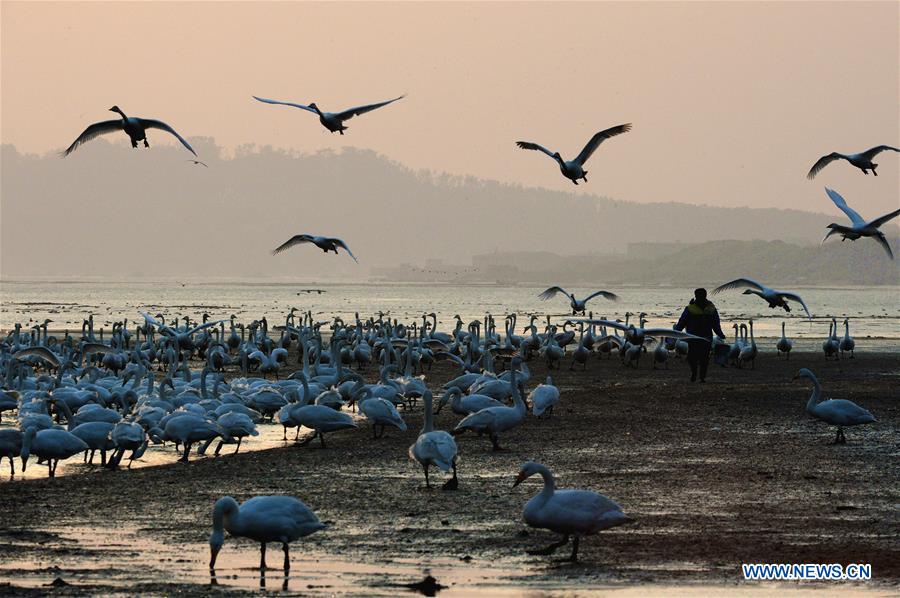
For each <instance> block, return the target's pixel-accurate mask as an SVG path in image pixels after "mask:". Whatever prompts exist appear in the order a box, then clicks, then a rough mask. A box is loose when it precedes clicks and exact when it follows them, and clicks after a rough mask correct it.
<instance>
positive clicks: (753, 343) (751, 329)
mask: <svg viewBox="0 0 900 598" xmlns="http://www.w3.org/2000/svg"><path fill="white" fill-rule="evenodd" d="M750 344H751V345H755V344H756V340H755V339H754V338H753V320H750Z"/></svg>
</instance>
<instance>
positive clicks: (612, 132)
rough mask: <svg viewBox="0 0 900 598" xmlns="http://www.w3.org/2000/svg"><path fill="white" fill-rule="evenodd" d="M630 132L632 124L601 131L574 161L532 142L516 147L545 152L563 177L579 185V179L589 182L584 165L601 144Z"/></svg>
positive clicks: (521, 142) (519, 142) (522, 142)
mask: <svg viewBox="0 0 900 598" xmlns="http://www.w3.org/2000/svg"><path fill="white" fill-rule="evenodd" d="M630 130H631V123H627V124H624V125H616V126H615V127H610V128H608V129H605V130H603V131H600V132H599V133H597V134H595V135H594V136H593V137H591V140H590V141H588V142H587V145H585V146H584V149H582V150H581V153H580V154H578V155H577V156H576V157H575V159H574V160H563V158H562V156H560V155H559V152H551V151H550V150H548V149H547V148H546V147H544V146H543V145H539V144H537V143H534V142H532V141H516V145H518V146H519V147H520V148H522V149H526V150H537V151H539V152H544V153H545V154H547V155H548V156H550V157H551V158H553V159H554V160H556V163H557V164H559V170H560V171H561V172H562V174H563V176H564V177H566V178H567V179H569V180H570V181H572V182H573V183H575V184H576V185H577V184H578V180H579V179H581V180H583V181H584V182H585V183H586V182H587V170H585V169H584V164H585V162H587V161H588V158H590V157H591V155H593V153H594V152H595V151H596V150H597V148H598V147H600V144H601V143H603V142H604V141H606V140H607V139H609V138H610V137H615V136H616V135H621V134H622V133H627V132H628V131H630Z"/></svg>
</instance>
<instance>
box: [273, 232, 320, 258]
mask: <svg viewBox="0 0 900 598" xmlns="http://www.w3.org/2000/svg"><path fill="white" fill-rule="evenodd" d="M312 242H313V236H312V235H294V236H293V237H291V238H290V239H288V240H287V241H285V242H284V243H282V244H281V245H279V246H278V247H276V248H275V249H274V250H273V251H272V255H278V254H279V253H281V252H282V251H284V250H286V249H290V248H291V247H294V246H295V245H301V244H303V243H312Z"/></svg>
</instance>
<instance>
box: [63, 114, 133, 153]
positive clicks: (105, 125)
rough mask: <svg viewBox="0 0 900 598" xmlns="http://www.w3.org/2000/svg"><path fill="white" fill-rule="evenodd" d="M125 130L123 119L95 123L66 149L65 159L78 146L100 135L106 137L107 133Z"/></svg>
mask: <svg viewBox="0 0 900 598" xmlns="http://www.w3.org/2000/svg"><path fill="white" fill-rule="evenodd" d="M122 128H123V123H122V119H118V118H117V119H116V120H104V121H100V122H98V123H94V124H92V125H90V126H88V128H87V129H85V130H84V131H83V132H82V133H81V135H79V136H78V139H76V140H75V141H73V142H72V145H70V146H69V147H67V148H66V151H64V152H63V157H65V156H68V155H69V154H71V153H72V152H74V151H75V150H76V149H78V146H79V145H81V144H83V143H87V142H88V141H90V140H91V139H93V138H94V137H99V136H100V135H106V134H107V133H112V132H113V131H121V130H122Z"/></svg>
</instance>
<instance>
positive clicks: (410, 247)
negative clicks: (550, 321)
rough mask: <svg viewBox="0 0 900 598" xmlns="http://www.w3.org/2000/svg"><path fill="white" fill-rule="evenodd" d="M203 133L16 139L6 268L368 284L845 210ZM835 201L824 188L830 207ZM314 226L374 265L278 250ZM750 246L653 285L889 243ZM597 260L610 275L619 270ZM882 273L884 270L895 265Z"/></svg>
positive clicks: (819, 228)
mask: <svg viewBox="0 0 900 598" xmlns="http://www.w3.org/2000/svg"><path fill="white" fill-rule="evenodd" d="M191 141H192V143H193V145H194V147H195V148H196V149H197V150H198V152H199V154H200V155H201V156H202V157H203V159H204V160H205V161H206V162H207V163H208V164H209V168H203V167H202V166H195V165H193V164H191V163H190V162H188V161H187V158H188V157H189V154H187V153H186V152H185V151H183V150H182V149H179V148H175V147H174V146H154V147H152V148H151V149H149V150H145V149H143V148H140V149H137V150H133V149H131V148H130V147H127V146H126V145H125V144H123V143H109V142H107V141H106V140H103V139H100V140H96V141H92V142H91V143H90V144H87V145H85V146H84V147H82V148H80V149H79V150H78V151H77V152H76V153H74V154H72V155H71V156H69V157H67V158H65V159H61V158H59V157H58V156H56V155H45V156H34V155H23V154H20V153H19V152H18V151H16V149H15V148H14V147H13V146H10V145H4V146H3V147H2V154H0V167H2V182H0V217H2V222H0V272H2V275H3V276H4V277H23V276H109V277H115V278H131V277H158V276H178V277H185V278H187V279H188V280H192V279H202V278H207V277H221V276H228V275H233V276H240V277H258V278H263V279H304V278H323V277H337V278H340V279H342V280H360V279H365V278H366V277H368V276H369V274H370V269H371V268H373V267H390V266H396V265H398V264H400V263H403V262H411V263H417V262H419V263H420V262H422V261H424V260H427V259H430V258H441V259H443V260H444V261H446V262H448V263H462V264H466V263H469V261H470V260H471V258H472V256H475V255H478V254H486V253H490V252H494V251H498V250H502V251H507V252H522V251H538V252H541V251H543V252H550V253H554V254H570V255H573V254H589V253H590V254H603V253H613V252H619V253H621V252H624V251H625V248H626V247H627V245H628V243H630V242H636V241H660V242H669V241H682V242H703V241H711V240H725V239H736V240H741V241H752V240H763V241H772V240H785V241H789V242H791V243H797V244H812V243H818V242H819V240H820V239H821V238H822V235H823V234H824V231H825V228H824V227H825V225H826V224H827V223H829V222H832V221H835V220H838V221H839V220H841V219H842V218H843V216H842V215H831V216H828V215H825V214H813V213H808V212H801V211H797V210H776V209H751V208H719V207H710V206H697V205H689V204H685V203H671V202H666V200H667V198H664V197H661V198H660V203H654V204H638V203H630V202H626V201H616V200H612V199H608V198H604V197H600V196H596V197H584V196H576V195H574V194H570V193H561V192H556V191H549V190H546V189H538V188H524V187H519V186H515V185H505V184H500V183H498V182H495V181H486V180H480V179H475V178H471V177H456V176H450V175H446V174H440V173H434V172H424V171H413V170H411V169H409V168H406V167H404V166H402V165H401V164H398V163H396V162H392V161H390V160H388V159H386V158H384V157H383V156H379V155H376V154H375V153H373V152H368V151H344V152H342V153H339V154H336V153H332V152H321V153H317V154H312V155H300V154H295V153H291V152H286V151H281V150H276V149H272V148H270V147H262V148H259V147H243V148H239V149H238V150H237V151H236V152H235V154H234V155H233V156H231V157H225V156H223V155H222V152H221V150H220V148H218V147H217V146H216V145H215V143H214V142H213V141H212V140H210V139H192V140H191ZM592 184H593V182H592ZM698 184H702V182H700V181H698ZM596 188H597V189H598V190H599V189H602V185H600V184H597V185H596ZM829 207H830V206H829V205H828V204H827V203H826V200H825V199H824V198H823V209H828V208H829ZM831 211H834V210H831ZM300 232H310V233H320V234H331V235H335V236H340V237H342V238H344V239H345V240H346V241H347V242H348V243H349V245H350V247H351V248H352V249H353V251H354V253H356V255H357V256H358V257H359V259H360V264H359V265H357V264H355V263H353V261H352V260H350V259H347V258H346V256H343V255H342V256H338V257H336V256H334V255H328V256H325V255H323V254H322V253H321V252H319V251H318V250H316V249H315V248H312V247H301V248H297V249H294V250H292V251H291V252H286V253H284V254H281V255H279V256H274V257H273V256H272V255H270V251H271V249H272V248H274V247H276V246H277V245H278V244H279V243H281V242H282V241H283V240H285V239H287V238H288V237H289V236H291V235H293V234H296V233H300ZM835 245H841V244H840V243H835ZM748 247H751V248H756V249H753V250H752V253H753V255H757V254H756V252H757V251H758V250H759V251H762V248H763V247H765V245H760V246H757V245H754V244H750V245H742V244H740V243H735V244H727V243H726V244H719V245H716V246H710V247H709V248H708V249H703V248H702V247H701V248H693V249H690V250H686V251H689V252H690V254H685V255H682V256H680V257H679V256H677V255H672V256H669V257H670V258H671V259H666V260H654V261H651V262H649V263H646V264H643V265H641V266H640V267H639V268H640V269H641V271H642V276H643V279H644V280H653V279H656V278H664V279H666V280H669V279H672V278H674V277H677V276H678V275H676V274H675V273H676V272H681V273H684V274H685V275H686V274H687V273H689V272H692V271H694V272H695V271H696V268H697V266H696V264H697V263H698V259H702V260H708V262H709V264H708V265H704V268H707V269H709V268H721V270H722V271H728V272H736V271H744V272H747V273H749V272H748V271H747V268H748V267H749V266H751V265H752V264H758V265H759V267H763V266H762V264H760V263H759V262H763V263H765V267H767V268H776V267H783V268H784V271H785V276H788V274H787V273H788V272H789V271H791V270H792V269H793V268H797V273H796V274H795V276H809V277H810V280H816V279H819V280H821V278H820V277H816V276H813V275H812V274H811V272H812V271H810V273H809V274H803V272H804V269H806V270H808V269H809V267H810V266H809V264H810V263H811V262H810V260H813V261H812V263H814V264H820V263H821V262H820V260H821V259H825V258H822V257H821V256H826V255H827V256H840V255H846V254H847V253H848V252H854V251H855V250H859V251H862V252H870V253H877V251H874V250H871V248H870V247H869V244H867V243H864V242H859V243H857V244H856V246H855V247H851V246H850V245H849V244H846V243H845V244H843V245H842V246H841V247H840V250H841V251H838V248H837V247H835V248H831V247H828V246H826V248H825V249H823V250H821V251H820V250H819V248H816V249H808V250H807V249H803V250H802V251H801V250H798V249H796V248H788V246H787V245H785V246H784V247H785V248H784V251H783V252H782V251H777V250H772V251H771V252H770V253H763V254H760V255H758V257H747V251H748ZM707 251H708V252H709V253H706V252H707ZM697 252H700V253H697ZM798 252H799V253H798ZM801 255H802V256H806V257H805V258H802V259H801V257H800V256H801ZM853 255H856V253H853ZM868 255H869V253H865V255H863V254H860V257H859V258H858V259H859V261H858V262H856V263H855V264H848V265H846V266H836V265H832V264H821V265H816V268H817V269H821V270H823V271H829V272H831V273H832V274H833V275H835V276H844V274H843V272H844V270H842V268H845V269H846V270H847V276H850V275H852V276H855V277H856V280H859V281H860V282H863V281H869V280H870V279H869V278H868V276H869V274H868V272H869V270H870V269H871V268H876V269H880V268H881V264H882V262H884V259H883V257H884V256H882V255H874V256H873V257H872V260H871V261H870V260H869V258H868V257H866V256H868ZM876 258H877V259H876ZM612 263H615V262H614V261H613V262H610V264H612ZM663 264H665V265H663ZM780 264H784V265H783V266H781V265H780ZM873 264H876V265H875V266H873ZM586 267H588V268H590V267H592V266H589V265H588V266H586ZM615 267H621V268H622V271H621V272H620V273H618V274H616V276H617V277H620V278H621V279H623V280H624V279H625V278H628V277H634V278H640V277H641V276H639V275H638V274H631V273H629V272H628V269H630V268H632V267H634V268H637V267H638V266H634V265H633V264H632V265H627V266H625V265H623V266H615ZM608 268H613V266H611V265H609V266H608ZM692 268H693V270H692ZM742 269H743V270H742ZM590 271H591V272H594V273H595V274H596V276H597V277H598V278H597V280H606V279H608V277H609V276H610V275H611V274H610V272H611V271H610V270H606V271H604V270H602V269H596V270H590ZM878 271H879V272H880V270H878ZM573 275H575V274H573ZM872 276H873V277H874V278H872V279H871V280H884V277H885V276H886V275H884V274H877V273H876V274H872ZM888 278H890V276H888Z"/></svg>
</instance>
